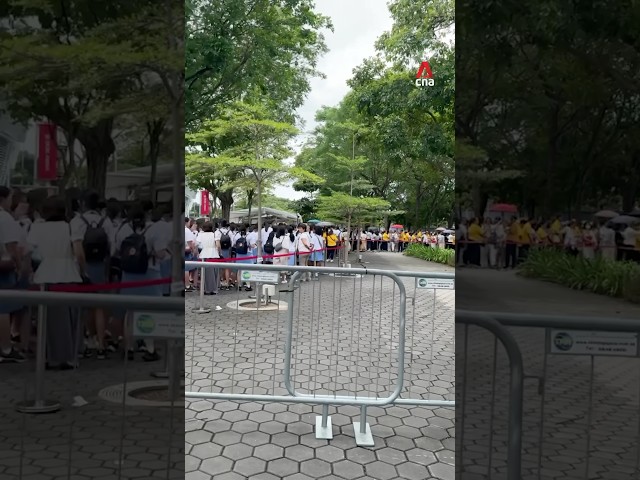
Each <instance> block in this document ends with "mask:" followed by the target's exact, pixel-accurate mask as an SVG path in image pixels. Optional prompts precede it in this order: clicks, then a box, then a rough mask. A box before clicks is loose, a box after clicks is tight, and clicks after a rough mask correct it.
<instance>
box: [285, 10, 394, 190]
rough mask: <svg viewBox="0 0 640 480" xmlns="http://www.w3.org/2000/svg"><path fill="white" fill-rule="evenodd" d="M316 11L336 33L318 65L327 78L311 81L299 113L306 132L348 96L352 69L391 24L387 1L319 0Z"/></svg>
mask: <svg viewBox="0 0 640 480" xmlns="http://www.w3.org/2000/svg"><path fill="white" fill-rule="evenodd" d="M316 11H318V12H320V13H322V14H324V15H327V16H328V17H330V18H331V22H332V23H333V32H330V31H327V32H325V39H326V43H327V47H328V48H329V51H328V52H327V53H326V54H325V55H324V56H323V57H322V58H321V59H320V61H319V62H318V69H319V70H320V71H321V72H323V73H324V74H325V75H326V78H324V79H320V78H313V79H311V82H310V83H311V92H309V94H308V96H307V99H306V101H305V103H304V105H303V106H302V107H300V109H299V110H298V113H299V115H300V116H301V117H302V118H303V119H304V122H305V125H304V128H303V129H304V131H306V132H308V131H311V130H313V129H314V128H315V126H316V122H315V121H314V117H315V114H316V112H317V111H318V109H319V108H320V107H322V106H323V105H327V106H335V105H337V104H338V103H339V102H340V100H342V98H343V97H344V96H345V95H346V94H347V92H348V90H349V87H348V86H347V80H348V79H349V78H351V75H352V73H353V72H352V71H353V69H354V68H355V67H357V66H358V65H360V64H361V63H362V60H364V59H365V58H367V57H371V56H373V55H374V54H375V48H374V44H375V41H376V40H377V38H378V37H379V36H380V35H381V34H382V33H383V32H385V31H386V30H389V29H391V25H392V21H391V14H390V13H389V10H388V9H387V1H386V0H316ZM303 141H304V137H299V138H297V139H296V141H295V148H299V146H300V145H301V144H302V143H303ZM274 193H275V194H276V195H277V196H279V197H283V198H288V199H292V200H294V199H299V198H302V197H304V196H305V195H306V194H305V193H303V192H296V191H295V190H294V189H293V188H291V187H290V186H278V187H276V188H275V189H274Z"/></svg>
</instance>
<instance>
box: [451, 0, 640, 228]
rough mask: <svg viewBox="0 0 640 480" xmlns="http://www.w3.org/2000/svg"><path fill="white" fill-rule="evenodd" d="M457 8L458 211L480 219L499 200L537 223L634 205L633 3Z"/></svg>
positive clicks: (639, 96)
mask: <svg viewBox="0 0 640 480" xmlns="http://www.w3.org/2000/svg"><path fill="white" fill-rule="evenodd" d="M456 7H457V9H458V15H457V26H456V27H457V31H456V35H457V38H458V39H460V42H459V44H460V46H461V48H460V50H459V51H458V52H457V62H456V68H457V71H458V84H457V89H456V91H457V97H456V138H457V140H458V142H457V145H459V152H457V153H459V154H458V155H457V156H456V177H457V179H456V180H457V182H456V187H457V188H458V192H457V197H458V198H459V199H460V202H459V205H458V207H459V210H462V209H464V208H471V209H473V210H474V211H475V214H476V215H481V214H482V213H483V212H484V210H485V206H486V204H487V202H488V200H489V199H495V200H499V201H508V202H514V203H517V204H518V205H520V206H521V210H522V212H523V213H524V214H528V215H530V216H534V215H535V216H538V215H540V216H550V215H552V214H555V213H562V214H565V215H568V216H577V215H579V214H580V213H581V212H585V211H593V210H595V209H600V208H613V209H615V210H619V211H620V210H622V211H629V210H631V209H632V208H633V207H634V206H635V205H636V204H637V200H638V195H639V194H640V135H639V133H640V123H639V122H638V120H640V68H639V67H640V48H639V47H640V30H639V29H638V28H637V25H638V20H639V19H640V13H639V12H638V9H637V8H635V7H634V6H633V3H632V2H618V3H615V4H614V3H610V2H596V3H593V2H586V1H576V2H565V3H557V2H549V1H542V2H536V3H520V4H518V5H517V6H515V5H514V4H513V3H512V2H509V3H507V2H504V1H502V0H498V1H494V2H489V3H487V2H472V1H470V0H462V1H460V2H458V3H457V5H456ZM515 11H517V12H515ZM477 18H483V19H486V20H485V21H484V22H478V21H477ZM514 32H518V34H517V35H516V34H515V33H514Z"/></svg>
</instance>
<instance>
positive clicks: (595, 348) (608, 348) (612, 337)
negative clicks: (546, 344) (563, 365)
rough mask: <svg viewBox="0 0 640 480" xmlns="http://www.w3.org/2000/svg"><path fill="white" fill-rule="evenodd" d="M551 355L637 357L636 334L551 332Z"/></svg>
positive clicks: (588, 331) (582, 331)
mask: <svg viewBox="0 0 640 480" xmlns="http://www.w3.org/2000/svg"><path fill="white" fill-rule="evenodd" d="M550 351H551V353H555V354H563V355H608V356H623V357H635V356H637V355H638V334H636V333H626V332H594V331H590V330H551V345H550Z"/></svg>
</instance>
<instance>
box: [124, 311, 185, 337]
mask: <svg viewBox="0 0 640 480" xmlns="http://www.w3.org/2000/svg"><path fill="white" fill-rule="evenodd" d="M133 336H134V337H154V338H184V314H180V313H159V312H136V313H135V314H134V316H133Z"/></svg>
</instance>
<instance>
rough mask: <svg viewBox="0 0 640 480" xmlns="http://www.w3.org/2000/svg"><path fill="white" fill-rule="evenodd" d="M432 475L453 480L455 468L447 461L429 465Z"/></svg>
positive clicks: (441, 479)
mask: <svg viewBox="0 0 640 480" xmlns="http://www.w3.org/2000/svg"><path fill="white" fill-rule="evenodd" d="M427 468H428V469H429V472H431V475H433V476H434V477H435V478H437V479H438V480H453V478H454V476H455V468H454V466H453V465H447V464H446V463H434V464H433V465H429V466H428V467H427Z"/></svg>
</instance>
